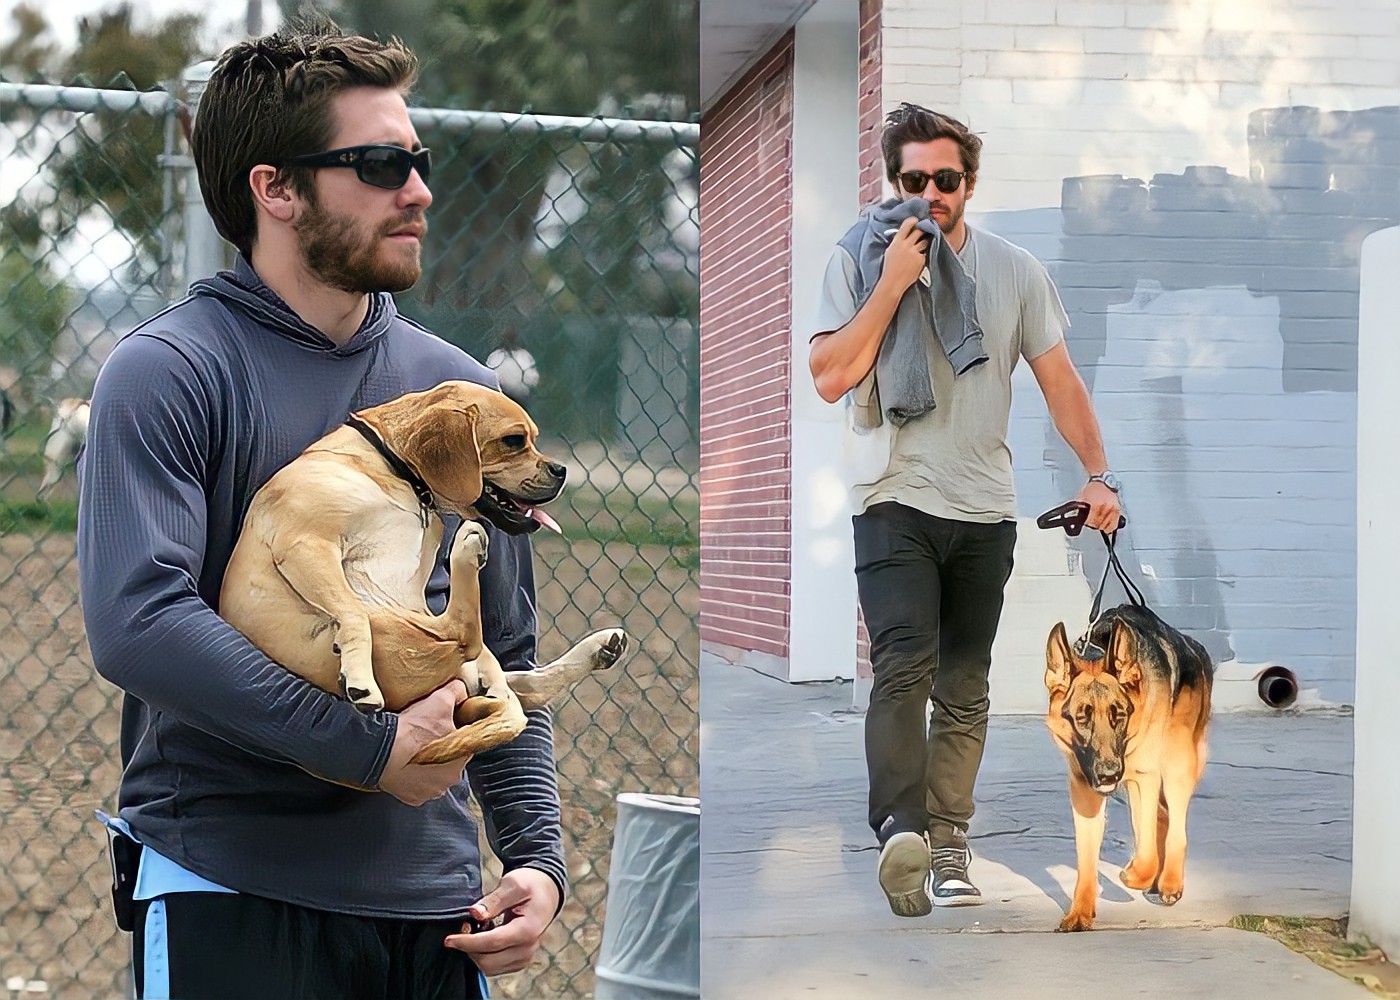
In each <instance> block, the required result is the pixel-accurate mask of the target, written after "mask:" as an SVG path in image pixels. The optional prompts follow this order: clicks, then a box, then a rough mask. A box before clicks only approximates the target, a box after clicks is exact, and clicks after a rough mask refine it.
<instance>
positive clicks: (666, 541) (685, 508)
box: [546, 486, 700, 562]
mask: <svg viewBox="0 0 1400 1000" xmlns="http://www.w3.org/2000/svg"><path fill="white" fill-rule="evenodd" d="M546 509H547V510H548V511H549V512H550V513H551V514H552V515H553V516H554V518H555V519H556V520H557V521H558V522H559V526H560V527H561V528H563V529H564V537H565V538H567V539H569V540H570V541H580V540H591V541H595V542H603V543H606V542H627V543H628V544H631V545H664V546H667V547H670V548H682V549H684V548H692V549H698V547H699V537H698V531H697V529H698V525H699V520H700V503H699V500H698V499H696V498H694V497H682V498H680V499H670V500H668V499H666V498H662V497H635V496H633V495H632V494H631V493H629V492H628V491H627V490H625V489H618V490H614V491H612V492H610V493H608V494H607V495H606V496H605V495H603V494H602V493H600V492H599V491H598V490H596V489H594V488H593V487H590V486H583V487H579V488H577V489H573V490H569V491H568V492H567V493H565V494H564V496H563V497H561V498H560V499H559V500H557V501H555V502H554V503H553V504H550V506H549V507H548V508H546ZM698 558H699V557H698V555H697V556H696V559H697V562H698Z"/></svg>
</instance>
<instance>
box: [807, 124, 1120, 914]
mask: <svg viewBox="0 0 1400 1000" xmlns="http://www.w3.org/2000/svg"><path fill="white" fill-rule="evenodd" d="M881 147H882V152H883V154H884V160H885V170H886V175H887V176H888V178H889V180H890V182H891V183H892V184H893V185H894V187H895V189H896V191H897V193H898V195H899V197H898V198H895V199H892V200H890V201H887V202H884V203H882V204H881V205H879V206H874V207H873V208H871V209H869V210H867V211H866V212H865V213H863V214H862V217H861V221H860V222H859V223H857V225H856V226H855V227H854V228H853V229H852V230H851V231H850V233H848V234H847V236H846V237H845V238H843V239H842V241H841V244H840V245H839V246H838V247H837V249H836V250H835V252H834V253H833V254H832V256H831V259H830V262H829V264H828V266H827V271H826V276H825V280H824V283H823V289H822V296H821V302H820V305H819V308H818V312H817V320H816V324H815V327H814V329H815V333H814V334H813V336H812V342H811V354H810V357H809V365H810V368H811V372H812V377H813V379H814V380H815V382H816V387H817V391H818V393H819V394H820V395H821V397H822V398H823V399H824V400H826V401H827V402H830V403H834V402H837V401H838V400H841V399H842V398H843V397H846V398H847V405H848V406H849V407H851V411H850V422H851V425H852V427H853V429H854V430H855V433H854V434H853V435H852V438H851V440H853V441H854V442H856V445H855V447H856V449H857V452H858V454H857V458H858V459H859V461H858V463H855V464H858V465H860V466H862V469H861V470H860V471H858V472H856V473H855V474H854V476H855V480H856V482H855V484H854V491H853V496H854V499H855V501H856V507H857V509H858V510H859V513H858V514H856V516H855V517H854V519H853V525H854V532H855V556H856V580H857V587H858V590H859V594H860V604H861V609H862V611H863V613H864V616H865V622H866V625H867V627H868V629H869V631H870V640H871V646H870V659H871V665H872V668H873V671H874V688H873V690H872V692H871V697H870V708H869V711H868V713H867V715H866V722H865V752H866V768H867V770H868V773H869V779H870V800H869V808H870V812H869V821H870V826H871V829H873V830H874V831H875V833H876V836H877V837H878V839H879V842H880V845H881V851H880V862H879V879H880V886H881V888H882V889H883V890H884V892H885V896H886V897H887V899H888V900H889V904H890V908H891V909H892V910H893V911H894V913H896V914H897V915H899V916H905V917H915V916H924V915H926V914H928V913H930V912H931V910H932V907H933V906H935V905H937V906H964V905H971V904H977V903H981V902H982V895H981V893H980V892H979V890H978V889H977V887H976V885H974V884H973V882H972V879H971V877H970V876H969V873H968V868H969V865H970V864H971V861H972V853H971V851H970V849H969V847H968V839H967V829H968V823H969V821H970V820H971V818H972V814H973V786H974V784H975V782H976V778H977V770H978V768H979V766H980V765H981V761H982V751H983V746H984V743H985V740H986V733H987V712H988V708H989V702H988V698H987V691H988V672H989V669H990V667H991V649H992V640H993V639H994V637H995V636H996V629H997V623H998V620H999V619H1000V616H1001V609H1002V599H1003V590H1004V588H1005V585H1006V582H1007V579H1008V578H1009V577H1010V575H1011V565H1012V549H1013V547H1014V545H1015V541H1016V521H1015V516H1016V503H1015V494H1014V489H1013V481H1012V471H1011V452H1010V449H1009V448H1008V447H1007V441H1006V437H1007V422H1008V418H1009V414H1010V408H1011V373H1012V370H1013V369H1014V368H1015V366H1016V364H1017V363H1018V361H1019V360H1020V359H1021V358H1024V359H1025V360H1026V362H1027V363H1028V364H1029V365H1030V367H1031V371H1032V372H1033V373H1034V375H1035V378H1036V381H1037V383H1038V384H1039V386H1040V390H1041V392H1042V393H1043V394H1044V396H1045V401H1046V404H1047V406H1048V408H1049V411H1050V416H1051V418H1052V420H1053V421H1054V424H1055V427H1056V429H1057V430H1058V431H1059V433H1060V434H1061V436H1063V437H1064V439H1065V441H1066V442H1067V443H1068V444H1069V446H1070V447H1071V448H1072V449H1073V451H1074V453H1075V455H1076V456H1077V457H1078V459H1079V461H1080V462H1081V463H1082V465H1083V466H1084V469H1085V477H1086V481H1085V484H1084V487H1083V489H1082V490H1081V491H1080V493H1079V499H1081V500H1084V501H1086V502H1087V503H1089V504H1090V513H1089V517H1088V521H1087V524H1088V526H1089V527H1091V528H1098V529H1104V530H1108V529H1110V528H1116V527H1117V524H1118V517H1119V512H1120V503H1119V498H1118V489H1119V484H1118V480H1117V478H1116V477H1115V476H1114V474H1113V473H1112V472H1111V471H1110V470H1109V467H1108V462H1107V459H1106V458H1105V455H1104V448H1103V442H1102V439H1101V436H1100V433H1099V426H1098V421H1097V419H1096V418H1095V416H1094V411H1093V406H1092V403H1091V401H1090V398H1089V394H1088V391H1087V390H1086V388H1085V386H1084V383H1083V381H1082V380H1081V379H1080V377H1079V374H1078V372H1077V371H1076V370H1075V368H1074V365H1073V363H1072V362H1071V360H1070V356H1069V352H1068V350H1067V349H1066V347H1065V342H1064V331H1065V329H1066V327H1067V326H1068V325H1069V321H1068V318H1067V317H1066V315H1065V312H1064V308H1063V307H1062V306H1061V304H1060V299H1059V295H1058V293H1057V292H1056V290H1055V287H1054V284H1053V283H1052V282H1051V280H1050V277H1049V275H1048V273H1047V272H1046V270H1045V267H1044V266H1043V265H1042V264H1041V263H1040V262H1039V261H1038V260H1036V259H1035V258H1034V257H1033V256H1031V254H1030V253H1028V252H1027V251H1025V250H1023V249H1021V248H1020V247H1017V246H1015V245H1014V244H1012V243H1009V242H1007V241H1006V240H1004V239H1001V238H1000V237H997V236H994V235H992V234H991V233H987V232H983V231H981V230H974V229H973V228H972V227H970V226H969V225H967V223H966V221H965V220H964V218H963V213H964V211H965V209H966V206H967V202H968V200H969V199H970V198H971V197H972V194H973V191H974V190H975V187H976V183H977V170H978V163H979V158H980V153H981V147H982V140H981V139H979V138H978V137H977V136H975V135H973V134H972V133H971V132H969V131H968V129H967V127H966V126H964V125H963V124H962V123H961V122H959V121H957V120H956V119H953V118H951V117H948V116H947V115H943V114H940V113H938V112H935V111H930V110H928V109H927V108H922V107H919V106H917V105H913V104H902V105H900V107H899V108H898V109H896V110H895V111H893V112H891V113H890V114H889V116H888V117H887V119H886V122H885V128H884V132H883V136H882V139H881ZM930 701H931V702H932V705H931V709H930V711H929V713H928V716H927V733H926V732H925V714H924V713H925V706H926V705H928V704H929V702H930Z"/></svg>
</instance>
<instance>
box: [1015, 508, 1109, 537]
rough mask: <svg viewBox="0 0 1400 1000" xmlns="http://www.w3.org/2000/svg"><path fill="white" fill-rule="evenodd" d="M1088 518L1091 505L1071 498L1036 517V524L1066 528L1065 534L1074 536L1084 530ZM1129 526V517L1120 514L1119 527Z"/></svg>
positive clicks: (1040, 526)
mask: <svg viewBox="0 0 1400 1000" xmlns="http://www.w3.org/2000/svg"><path fill="white" fill-rule="evenodd" d="M1088 519H1089V505H1088V504H1087V503H1085V502H1084V501H1083V500H1070V501H1068V502H1066V503H1062V504H1060V506H1058V507H1052V508H1051V509H1049V510H1047V511H1046V512H1045V513H1044V514H1041V515H1040V516H1039V517H1037V518H1036V519H1035V524H1036V527H1037V528H1064V529H1065V534H1066V535H1069V536H1070V537H1071V538H1073V537H1074V536H1076V535H1078V534H1079V533H1080V532H1081V531H1083V530H1084V523H1085V522H1086V521H1087V520H1088ZM1127 526H1128V519H1127V518H1126V517H1124V516H1123V515H1122V514H1119V515H1118V527H1119V528H1126V527H1127ZM1115 530H1117V529H1115Z"/></svg>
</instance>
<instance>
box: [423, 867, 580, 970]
mask: <svg viewBox="0 0 1400 1000" xmlns="http://www.w3.org/2000/svg"><path fill="white" fill-rule="evenodd" d="M558 909H559V888H558V886H556V885H555V884H554V880H553V879H552V878H550V877H549V876H548V875H546V874H545V873H544V872H542V871H540V870H539V869H537V868H516V869H515V870H514V871H508V872H506V873H505V874H504V875H503V876H501V881H500V882H499V883H498V884H497V886H496V888H495V889H494V890H493V891H491V892H489V893H487V894H486V895H485V896H483V897H482V898H481V901H480V902H478V903H476V904H475V905H474V906H472V907H471V908H470V909H469V910H468V911H467V912H468V913H470V914H471V916H472V918H473V919H475V920H476V921H477V922H479V923H483V924H486V925H487V929H486V930H480V931H472V930H471V925H470V924H463V925H462V933H461V934H450V935H448V937H447V939H446V940H444V941H443V944H444V945H445V946H446V947H448V948H455V949H456V950H457V951H464V952H466V953H467V954H468V955H470V956H471V957H472V961H473V962H475V963H476V967H477V968H478V969H480V970H481V971H482V972H484V973H486V975H488V976H499V975H502V974H503V973H506V972H519V971H520V970H521V969H523V968H525V967H526V966H528V965H529V964H530V962H531V961H533V960H534V957H535V952H536V951H538V950H539V946H540V938H541V937H543V936H544V932H545V930H546V928H548V927H549V924H550V922H551V921H552V920H553V919H554V914H555V911H556V910H558ZM497 917H501V918H502V921H501V924H500V926H491V922H492V921H494V920H495V919H496V918H497Z"/></svg>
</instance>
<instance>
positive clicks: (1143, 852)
mask: <svg viewBox="0 0 1400 1000" xmlns="http://www.w3.org/2000/svg"><path fill="white" fill-rule="evenodd" d="M1125 784H1126V785H1127V786H1128V807H1129V809H1130V810H1131V811H1132V814H1133V860H1132V861H1130V862H1129V863H1128V867H1126V868H1124V869H1123V870H1122V871H1121V872H1119V873H1118V878H1119V880H1120V881H1122V883H1123V884H1124V885H1125V886H1127V887H1128V888H1129V889H1151V888H1152V886H1153V885H1154V884H1155V883H1156V881H1157V868H1158V866H1159V864H1160V863H1161V862H1160V860H1159V856H1158V853H1157V813H1158V803H1157V800H1158V797H1159V796H1160V795H1161V789H1162V775H1161V774H1160V773H1158V772H1156V771H1152V772H1150V773H1146V774H1143V773H1139V774H1138V775H1137V776H1135V777H1132V776H1130V777H1128V778H1127V779H1126V781H1125Z"/></svg>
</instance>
